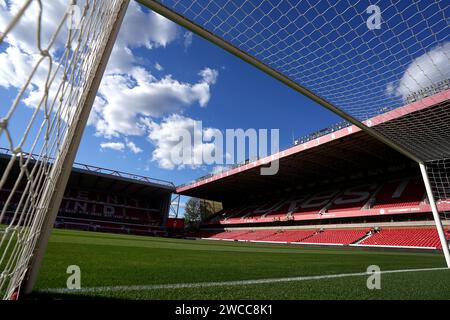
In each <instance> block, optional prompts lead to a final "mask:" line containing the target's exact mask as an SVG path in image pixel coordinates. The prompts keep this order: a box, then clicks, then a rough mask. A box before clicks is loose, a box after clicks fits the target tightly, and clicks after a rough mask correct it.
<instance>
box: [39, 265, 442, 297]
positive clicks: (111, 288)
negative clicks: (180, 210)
mask: <svg viewBox="0 0 450 320" xmlns="http://www.w3.org/2000/svg"><path fill="white" fill-rule="evenodd" d="M443 270H449V269H448V268H445V267H443V268H424V269H402V270H386V271H381V272H379V274H391V273H408V272H424V271H443ZM372 274H373V273H367V272H359V273H341V274H327V275H318V276H304V277H290V278H269V279H256V280H238V281H222V282H197V283H178V284H156V285H134V286H105V287H87V288H81V289H78V290H77V289H67V288H53V289H45V290H41V292H45V293H74V294H75V293H76V294H81V293H95V292H105V291H142V290H158V289H184V288H188V289H192V288H208V287H220V286H242V285H253V284H267V283H280V282H298V281H309V280H322V279H336V278H346V277H361V276H369V275H372Z"/></svg>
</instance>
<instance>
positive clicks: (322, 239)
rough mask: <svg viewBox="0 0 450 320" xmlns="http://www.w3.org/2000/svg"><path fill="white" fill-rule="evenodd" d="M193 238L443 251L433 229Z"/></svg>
mask: <svg viewBox="0 0 450 320" xmlns="http://www.w3.org/2000/svg"><path fill="white" fill-rule="evenodd" d="M445 232H446V237H447V239H448V240H450V230H446V231H445ZM191 236H194V237H199V238H214V239H221V240H244V241H267V242H287V243H295V242H303V243H305V244H306V243H312V244H336V245H350V244H357V245H370V246H403V247H423V248H442V246H441V243H440V240H439V236H438V233H437V231H436V228H434V227H416V228H406V227H405V228H383V229H381V230H376V231H375V230H373V229H370V228H355V229H325V230H318V229H301V230H292V229H289V230H277V229H266V230H250V229H247V230H233V231H200V232H197V233H194V234H191ZM361 240H362V241H361Z"/></svg>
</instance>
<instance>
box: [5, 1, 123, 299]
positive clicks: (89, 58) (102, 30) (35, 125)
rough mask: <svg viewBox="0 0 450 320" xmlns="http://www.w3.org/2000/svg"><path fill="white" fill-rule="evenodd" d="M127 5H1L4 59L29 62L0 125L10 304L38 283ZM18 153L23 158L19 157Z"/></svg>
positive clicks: (6, 288) (6, 293)
mask: <svg viewBox="0 0 450 320" xmlns="http://www.w3.org/2000/svg"><path fill="white" fill-rule="evenodd" d="M128 3H129V0H112V1H102V0H84V1H59V2H52V3H49V2H42V1H40V0H35V1H33V0H28V1H15V2H14V1H13V2H11V3H10V2H6V3H5V6H6V7H4V8H1V9H2V10H3V12H2V14H3V16H5V15H6V16H7V15H8V14H9V18H10V20H9V21H7V23H6V24H4V25H0V27H1V29H0V30H2V31H1V34H0V44H3V45H5V46H6V47H7V49H6V52H5V54H7V53H8V50H13V49H16V50H17V49H18V51H19V53H20V54H22V55H23V56H24V57H25V58H29V59H30V61H33V62H34V64H32V65H31V67H30V69H29V70H27V71H26V72H27V73H26V75H25V77H24V81H23V83H21V84H20V85H18V86H17V92H18V93H17V96H16V98H15V100H14V102H13V103H12V105H11V106H10V108H9V109H8V110H7V112H6V114H5V115H2V116H1V122H0V124H1V126H0V134H1V136H0V138H3V139H4V140H3V141H6V143H7V144H8V146H9V151H10V155H11V157H10V159H9V161H8V164H7V166H6V167H5V168H4V172H3V174H2V176H1V180H0V188H1V189H3V190H7V191H8V197H7V199H6V200H5V201H4V202H3V203H2V209H1V213H0V226H1V229H0V231H1V242H0V249H1V250H0V271H1V276H0V294H1V295H2V297H3V298H4V299H11V298H17V297H18V294H19V290H20V289H21V287H22V286H23V282H24V280H25V278H26V280H27V281H26V286H24V287H25V290H24V291H25V292H26V293H29V292H31V290H32V288H33V286H34V283H35V281H36V279H37V274H38V271H39V267H40V264H41V262H42V258H43V254H44V251H45V248H46V246H47V241H48V238H49V236H50V232H51V229H52V227H53V224H54V221H55V218H56V215H57V213H58V209H59V205H60V202H61V199H62V196H63V194H64V191H65V186H66V184H67V180H68V178H69V175H70V172H71V170H72V165H73V161H74V159H75V155H76V152H77V149H78V146H79V143H80V140H81V136H82V133H83V130H84V128H85V126H86V123H87V119H88V116H89V113H90V110H91V107H92V104H93V102H94V99H95V95H96V92H97V89H98V86H99V84H100V81H101V78H102V75H103V72H104V70H105V67H106V64H107V62H108V58H109V55H110V52H111V50H112V46H113V44H114V41H115V38H116V36H117V32H118V29H119V27H120V24H121V22H122V19H123V16H124V14H125V11H126V8H127V6H128ZM57 9H60V10H59V11H60V16H59V19H58V20H57V21H52V20H46V17H45V15H46V14H47V12H49V13H54V12H55V11H58V10H57ZM77 9H78V11H77ZM33 19H34V20H35V21H34V22H30V21H32V20H33ZM43 21H47V22H48V21H50V22H48V23H47V24H44V23H43ZM27 23H28V24H29V25H27ZM24 28H31V30H28V31H29V32H31V31H33V29H34V31H35V35H36V36H35V39H34V41H31V42H28V43H27V42H26V39H25V40H24V39H23V37H22V38H21V37H20V36H21V35H23V33H22V32H23V31H24ZM49 29H51V30H49ZM27 107H29V108H31V110H33V111H32V115H31V116H30V118H29V119H28V122H27V123H26V124H25V125H24V128H23V134H22V135H19V138H17V136H18V134H17V132H14V133H13V132H12V131H11V130H17V128H16V127H19V126H18V125H17V124H18V120H17V119H15V118H14V117H15V115H16V114H17V113H18V110H20V108H27ZM24 148H26V149H27V150H28V152H27V153H24V152H23V151H22V150H23V149H24ZM33 153H35V154H37V156H32V154H33ZM51 159H55V160H54V161H53V160H51ZM13 199H15V200H16V199H17V200H18V201H17V203H18V205H13V203H15V201H13ZM26 275H28V276H27V277H26Z"/></svg>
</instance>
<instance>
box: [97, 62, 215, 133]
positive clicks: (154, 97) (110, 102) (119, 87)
mask: <svg viewBox="0 0 450 320" xmlns="http://www.w3.org/2000/svg"><path fill="white" fill-rule="evenodd" d="M201 75H202V78H201V79H200V80H199V81H198V82H197V83H194V84H190V83H185V82H180V81H178V80H175V79H173V78H172V77H171V76H170V75H167V76H165V77H163V78H161V79H157V78H155V77H154V76H153V75H152V74H151V73H150V72H148V71H147V70H146V69H144V68H142V67H134V68H133V69H131V70H130V72H129V74H127V75H125V74H120V75H119V74H112V75H106V76H105V77H104V78H103V81H102V85H101V87H100V90H99V94H100V95H101V99H97V101H96V105H95V107H94V111H93V115H92V116H91V119H90V122H89V123H90V124H92V125H95V127H96V130H97V133H98V134H99V135H102V136H106V137H112V136H115V137H117V136H119V135H126V136H128V135H144V134H145V133H146V130H145V125H144V124H143V122H142V119H144V118H147V117H151V118H160V117H163V116H165V115H168V114H171V113H176V112H182V111H183V110H184V109H186V108H187V107H189V106H190V105H192V104H194V103H198V104H199V105H200V106H202V107H205V106H206V105H207V104H208V102H209V100H210V98H211V93H210V86H211V84H212V83H213V82H215V81H216V79H217V71H215V70H212V69H209V68H207V69H205V70H203V71H202V72H201Z"/></svg>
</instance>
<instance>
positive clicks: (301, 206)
mask: <svg viewBox="0 0 450 320" xmlns="http://www.w3.org/2000/svg"><path fill="white" fill-rule="evenodd" d="M447 84H448V81H447V82H446V84H445V85H443V86H442V88H440V87H439V88H437V89H436V90H435V91H433V92H431V93H430V94H429V95H428V96H429V97H428V98H431V95H433V94H434V96H432V98H433V99H428V98H427V99H426V100H423V101H422V102H421V104H420V107H418V106H419V104H417V103H416V102H417V99H419V98H420V97H421V96H420V95H418V96H417V97H412V98H411V99H412V100H411V101H408V102H409V104H407V105H405V106H403V107H401V108H399V109H398V110H397V109H395V110H392V109H389V108H387V109H386V110H384V112H385V113H384V114H382V115H379V116H376V117H374V118H371V119H370V121H371V122H372V125H373V126H383V125H385V123H386V122H389V121H405V122H407V121H408V118H409V117H412V116H414V114H415V113H420V115H421V116H423V117H426V116H427V114H429V113H431V112H432V110H433V109H434V108H442V103H443V102H445V101H447V100H448V98H449V97H450V90H449V89H448V85H447ZM273 159H278V160H279V170H278V173H277V174H276V175H273V176H270V175H269V176H263V175H261V174H260V168H261V167H262V166H263V165H264V163H265V162H264V161H263V160H261V159H258V160H256V161H254V162H253V163H248V162H246V163H243V164H240V165H238V166H234V167H231V168H229V169H227V170H226V171H224V172H219V173H218V174H211V175H208V176H207V177H202V178H199V179H197V180H196V181H194V182H192V183H189V184H186V185H182V186H179V187H178V188H177V193H179V194H182V195H185V196H192V197H197V198H201V199H208V200H214V201H220V202H222V204H223V210H222V211H220V212H218V213H217V214H215V215H213V216H211V217H210V218H209V219H206V220H205V221H203V225H202V228H207V229H208V230H210V232H206V233H204V234H202V237H203V238H216V239H222V238H226V239H232V240H245V241H268V242H285V243H286V242H288V243H293V242H296V243H297V242H298V243H303V244H317V245H328V244H329V245H336V244H338V245H346V246H348V245H352V246H385V247H390V246H392V247H417V248H440V244H439V239H438V234H437V231H436V229H435V227H434V222H433V217H432V214H431V207H430V204H429V202H428V199H427V197H426V192H425V187H424V184H423V181H422V178H421V175H420V170H419V168H418V166H417V164H415V163H414V162H412V161H410V160H409V159H407V158H406V157H404V156H403V155H401V154H399V153H398V152H396V151H394V150H392V149H390V148H386V146H384V145H381V144H379V143H378V142H377V141H376V140H375V139H373V138H372V137H371V136H369V135H368V134H366V133H365V132H362V131H360V130H359V129H358V128H356V127H354V126H351V125H349V124H348V123H342V124H339V125H336V126H332V127H330V128H328V129H324V130H320V131H318V132H316V133H313V134H311V135H309V136H305V137H303V138H301V139H299V140H297V141H296V143H295V144H294V146H292V147H290V148H288V149H286V150H284V151H282V152H280V153H278V154H276V155H273V156H272V158H271V160H272V161H273ZM439 194H440V196H442V195H443V196H445V195H446V194H448V192H440V193H439ZM436 200H437V206H438V209H439V211H440V212H441V217H442V219H443V222H444V225H445V226H448V225H449V224H450V215H449V214H448V212H450V199H446V198H445V197H444V198H442V197H441V198H438V199H436ZM340 225H346V226H345V229H344V228H340V227H339V226H340ZM352 225H354V226H355V227H352ZM379 225H383V227H381V229H380V227H379ZM387 226H388V227H387ZM296 227H298V229H296ZM259 228H263V229H259ZM215 229H217V230H221V231H216V232H212V230H215ZM224 229H226V230H232V231H223V230H224ZM448 232H449V231H447V237H449V233H448Z"/></svg>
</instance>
